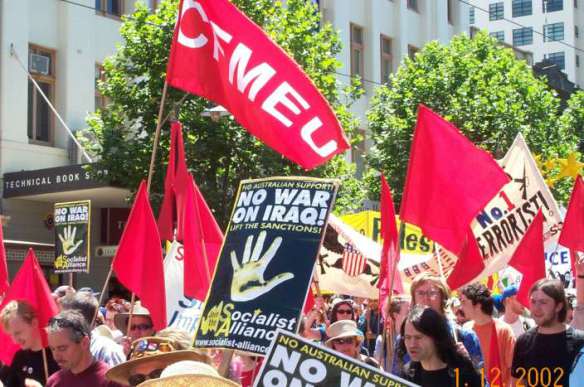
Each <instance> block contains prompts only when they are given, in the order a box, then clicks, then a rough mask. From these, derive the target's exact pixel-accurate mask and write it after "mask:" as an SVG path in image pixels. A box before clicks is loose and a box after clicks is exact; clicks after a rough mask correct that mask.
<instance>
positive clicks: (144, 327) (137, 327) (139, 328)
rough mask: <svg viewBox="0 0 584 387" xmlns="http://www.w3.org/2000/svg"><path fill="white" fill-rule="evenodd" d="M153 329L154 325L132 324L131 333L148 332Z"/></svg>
mask: <svg viewBox="0 0 584 387" xmlns="http://www.w3.org/2000/svg"><path fill="white" fill-rule="evenodd" d="M148 329H152V324H132V325H130V330H131V331H146V330H148Z"/></svg>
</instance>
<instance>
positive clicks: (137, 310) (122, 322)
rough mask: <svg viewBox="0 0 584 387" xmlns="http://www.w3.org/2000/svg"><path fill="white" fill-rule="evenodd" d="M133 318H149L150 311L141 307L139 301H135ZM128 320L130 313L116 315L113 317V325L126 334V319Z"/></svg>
mask: <svg viewBox="0 0 584 387" xmlns="http://www.w3.org/2000/svg"><path fill="white" fill-rule="evenodd" d="M134 316H147V317H150V311H149V310H148V309H146V308H144V307H143V306H142V303H141V302H140V301H136V303H135V304H134V312H133V313H132V317H134ZM129 318H130V312H125V313H118V314H116V315H115V317H114V325H115V326H116V328H118V329H119V330H120V331H122V332H126V330H127V329H128V319H129Z"/></svg>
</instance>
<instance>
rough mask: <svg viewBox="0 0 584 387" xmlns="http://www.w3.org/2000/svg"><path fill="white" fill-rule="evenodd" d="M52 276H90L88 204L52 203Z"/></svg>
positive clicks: (82, 201) (87, 202)
mask: <svg viewBox="0 0 584 387" xmlns="http://www.w3.org/2000/svg"><path fill="white" fill-rule="evenodd" d="M54 219H55V263H54V267H55V273H79V272H84V273H89V260H90V246H91V201H90V200H81V201H76V202H67V203H55V214H54Z"/></svg>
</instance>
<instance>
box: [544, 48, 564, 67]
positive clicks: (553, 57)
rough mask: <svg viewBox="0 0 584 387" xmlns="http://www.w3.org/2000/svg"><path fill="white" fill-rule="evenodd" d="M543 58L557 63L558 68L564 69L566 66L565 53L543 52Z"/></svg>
mask: <svg viewBox="0 0 584 387" xmlns="http://www.w3.org/2000/svg"><path fill="white" fill-rule="evenodd" d="M543 57H544V59H547V60H549V61H550V62H552V63H554V64H556V65H558V67H559V68H560V70H564V69H565V68H566V55H565V53H564V52H563V51H562V52H551V53H549V54H545V55H544V56H543Z"/></svg>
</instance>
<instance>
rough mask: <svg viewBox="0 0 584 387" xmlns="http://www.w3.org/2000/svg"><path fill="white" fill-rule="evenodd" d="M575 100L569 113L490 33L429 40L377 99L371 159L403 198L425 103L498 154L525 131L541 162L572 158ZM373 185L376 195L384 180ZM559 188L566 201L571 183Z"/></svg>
mask: <svg viewBox="0 0 584 387" xmlns="http://www.w3.org/2000/svg"><path fill="white" fill-rule="evenodd" d="M572 99H573V100H574V101H570V102H569V103H568V106H570V109H568V110H567V111H566V112H565V113H564V114H562V112H561V110H560V101H559V99H558V98H557V97H556V95H555V92H553V91H552V90H550V88H549V87H548V86H547V84H546V83H545V81H544V80H541V79H538V78H536V77H535V76H534V74H533V72H532V70H531V68H530V67H529V65H528V64H527V63H526V62H525V61H523V60H519V59H516V58H515V55H514V53H513V51H512V50H511V49H507V48H504V47H502V46H501V45H500V44H499V43H498V42H497V41H496V40H495V39H494V38H492V37H490V36H489V35H488V34H487V33H485V32H481V33H478V34H477V35H476V36H474V37H473V38H470V37H468V36H467V35H464V34H462V35H457V36H455V37H454V38H453V39H452V40H451V41H450V43H449V44H448V45H442V44H440V43H438V42H430V43H428V44H427V45H426V46H424V48H423V49H422V50H421V51H420V52H418V53H417V54H416V56H415V58H414V59H410V58H407V59H405V60H404V62H403V63H402V65H401V66H400V68H399V69H398V71H397V72H396V73H395V74H393V75H392V77H391V79H390V81H389V83H388V85H385V86H381V87H379V88H378V89H377V92H376V94H375V96H374V97H373V98H372V100H371V107H370V110H369V111H368V114H367V118H368V121H369V128H370V130H371V135H372V140H373V143H374V146H373V147H372V149H371V150H370V154H369V156H368V161H369V164H370V166H371V167H372V168H374V169H376V170H380V171H383V172H384V174H385V175H386V176H387V178H388V180H389V183H390V185H391V186H392V188H393V189H394V200H395V201H396V203H399V202H400V199H401V193H402V189H403V184H404V181H405V175H406V169H407V164H408V157H409V152H410V144H411V141H412V137H413V129H414V126H415V122H416V112H417V107H418V104H425V105H426V106H428V107H429V108H431V109H432V110H434V111H435V112H437V113H438V114H440V115H442V116H443V117H444V118H445V119H447V120H448V121H450V122H452V123H453V124H454V125H456V126H457V127H458V128H459V129H460V130H461V131H462V133H464V134H465V135H466V136H467V137H468V138H469V139H470V140H471V141H473V142H474V143H475V144H477V145H478V146H480V147H481V148H483V149H485V150H487V151H489V152H491V153H492V154H493V155H494V156H495V158H500V157H502V156H503V155H504V154H505V152H506V151H507V149H508V148H509V146H510V145H511V143H512V142H513V139H514V138H515V136H516V134H517V133H518V132H522V133H523V135H524V137H525V138H526V140H527V142H528V145H529V147H530V149H531V151H532V152H533V153H534V154H537V155H539V158H540V159H543V160H545V159H549V158H558V157H565V156H566V155H567V154H568V153H570V152H571V151H574V150H575V149H576V146H577V143H578V136H577V133H576V129H577V128H576V126H575V125H576V124H579V125H580V126H581V124H582V122H583V121H582V117H584V110H582V106H583V105H582V103H581V100H582V95H581V94H579V93H576V94H574V95H573V97H572ZM579 132H581V129H579ZM453 156H454V155H453ZM369 185H370V186H371V187H372V188H371V191H372V192H377V189H376V187H375V186H376V185H377V180H370V184H369ZM568 185H569V184H568ZM554 188H556V189H557V191H556V192H555V193H556V194H558V195H559V196H560V199H562V200H565V199H566V198H567V195H568V190H566V185H562V184H558V185H557V187H554Z"/></svg>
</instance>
